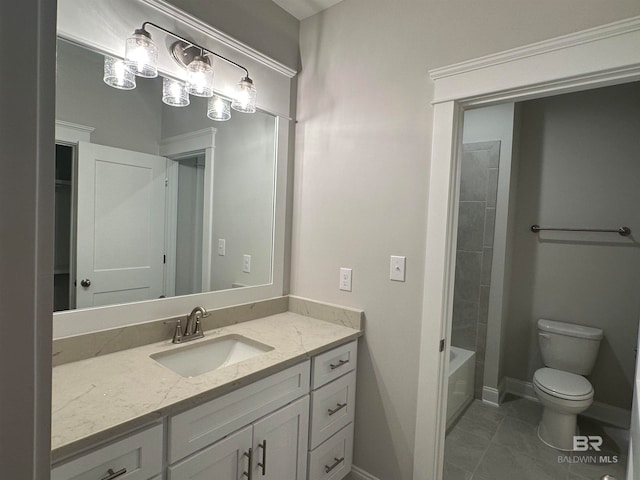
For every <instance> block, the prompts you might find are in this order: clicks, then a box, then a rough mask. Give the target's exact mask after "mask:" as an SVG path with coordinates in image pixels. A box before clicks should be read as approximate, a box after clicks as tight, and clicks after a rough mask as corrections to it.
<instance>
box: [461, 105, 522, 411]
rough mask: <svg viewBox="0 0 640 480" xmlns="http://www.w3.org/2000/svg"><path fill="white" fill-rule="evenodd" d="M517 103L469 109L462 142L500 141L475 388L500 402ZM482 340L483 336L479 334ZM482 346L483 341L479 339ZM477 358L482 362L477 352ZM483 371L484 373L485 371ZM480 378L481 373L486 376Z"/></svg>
mask: <svg viewBox="0 0 640 480" xmlns="http://www.w3.org/2000/svg"><path fill="white" fill-rule="evenodd" d="M515 107H516V106H515V105H514V104H513V103H506V104H502V105H495V106H491V107H484V108H477V109H474V110H468V111H466V112H465V113H464V129H463V136H462V141H463V143H472V142H486V141H489V140H499V141H500V167H499V168H500V172H499V173H500V174H499V175H498V179H497V180H498V184H497V186H498V189H497V202H496V209H495V226H494V231H495V233H494V236H493V252H492V255H491V256H492V267H491V285H490V287H491V288H486V287H480V291H481V297H480V300H481V301H480V302H479V307H480V313H481V315H480V316H479V318H480V319H481V320H483V319H485V318H486V323H485V327H484V331H483V328H482V327H480V329H479V333H484V334H485V336H486V344H485V351H484V353H483V355H482V357H481V359H482V361H483V365H482V368H478V369H477V370H476V378H477V380H476V389H477V388H478V387H479V385H483V386H484V387H487V388H490V389H493V395H491V394H490V393H489V392H484V394H483V398H484V399H485V400H488V401H491V402H494V403H495V402H497V401H498V386H499V383H500V379H501V372H500V365H501V351H502V349H503V348H504V331H503V330H504V329H503V328H502V325H503V324H504V323H505V322H506V316H507V305H508V299H509V288H510V283H511V282H510V272H511V260H510V259H511V254H510V249H511V245H512V244H513V242H512V241H510V239H511V238H513V224H514V220H513V218H514V215H515V193H516V179H517V162H516V161H515V157H514V156H513V144H514V126H515V125H514V119H515V111H516V108H515ZM479 337H480V339H481V340H482V337H481V336H480V335H479ZM480 345H482V342H480ZM476 361H480V359H479V358H478V355H476ZM483 370H484V372H483ZM483 373H484V378H483V379H482V377H480V378H479V376H480V375H483Z"/></svg>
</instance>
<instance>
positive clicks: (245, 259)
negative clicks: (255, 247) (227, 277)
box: [242, 255, 251, 273]
mask: <svg viewBox="0 0 640 480" xmlns="http://www.w3.org/2000/svg"><path fill="white" fill-rule="evenodd" d="M242 271H243V272H244V273H251V255H243V256H242Z"/></svg>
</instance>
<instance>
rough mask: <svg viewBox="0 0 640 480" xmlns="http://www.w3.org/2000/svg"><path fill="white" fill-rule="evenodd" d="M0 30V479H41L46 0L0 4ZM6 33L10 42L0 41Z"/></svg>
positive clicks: (47, 211)
mask: <svg viewBox="0 0 640 480" xmlns="http://www.w3.org/2000/svg"><path fill="white" fill-rule="evenodd" d="M24 32H31V33H30V34H28V35H26V36H25V35H24ZM35 32H37V34H35ZM0 39H1V40H2V43H3V45H5V48H2V49H0V61H1V62H2V65H5V66H7V65H10V66H11V68H2V69H0V85H1V86H2V92H1V95H0V142H1V143H2V155H1V156H0V164H1V165H2V176H0V226H1V227H0V228H1V230H2V233H1V234H0V385H2V386H1V387H0V471H1V472H2V474H1V476H2V478H12V479H20V480H46V479H48V478H49V472H50V460H49V459H50V449H51V429H50V419H51V312H52V310H53V216H54V211H53V199H54V152H55V149H54V119H55V117H54V111H55V106H54V95H53V93H54V90H53V82H54V81H55V2H51V1H48V0H24V1H21V2H2V3H0ZM16 39H20V40H19V41H18V43H19V45H20V46H19V48H6V45H15V42H16ZM25 51H26V52H29V54H28V55H24V52H25Z"/></svg>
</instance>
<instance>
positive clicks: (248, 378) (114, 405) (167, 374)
mask: <svg viewBox="0 0 640 480" xmlns="http://www.w3.org/2000/svg"><path fill="white" fill-rule="evenodd" d="M130 328H133V327H130ZM360 335H361V330H359V329H357V328H350V327H347V326H344V325H338V324H336V323H331V322H328V321H323V320H319V319H316V318H312V317H309V316H305V315H300V314H298V313H293V312H290V311H288V312H283V313H278V314H275V315H270V316H267V317H264V318H259V319H256V320H251V321H246V322H241V323H238V324H234V325H229V326H225V327H222V328H217V329H213V330H205V337H204V338H203V339H199V340H196V341H193V342H190V343H189V344H186V345H175V344H172V343H171V341H170V340H165V341H162V342H156V343H153V344H149V345H142V346H139V347H136V348H131V349H127V350H122V351H119V352H115V353H111V354H108V355H99V356H97V357H93V358H87V359H84V360H79V361H75V362H71V363H66V364H63V365H59V366H57V367H55V368H54V370H53V410H52V422H53V429H52V430H53V433H52V448H53V451H52V456H53V470H52V479H53V480H72V479H73V480H80V479H82V480H89V479H91V480H93V479H95V480H107V479H108V480H112V479H115V478H121V479H127V480H152V479H153V480H160V479H167V480H178V479H181V480H182V479H185V480H186V479H200V478H215V479H220V480H226V479H236V480H239V479H243V478H260V479H265V480H267V479H274V480H275V479H277V480H304V479H308V480H318V479H323V480H329V479H334V480H338V479H342V478H343V477H344V476H346V474H347V473H348V472H349V471H350V469H351V459H352V445H353V419H354V402H355V379H356V366H357V338H358V337H359V336H360ZM229 341H234V342H239V344H244V345H248V346H249V347H251V346H255V347H256V349H257V350H256V351H257V352H258V353H252V354H251V355H252V356H250V357H249V358H245V359H242V358H244V357H242V356H241V357H240V358H241V360H240V361H238V362H236V363H233V364H230V365H225V364H223V365H221V366H218V367H217V368H215V367H213V369H212V370H209V371H206V372H204V373H200V374H198V375H194V376H189V373H190V372H189V371H186V372H184V371H183V372H182V373H178V372H177V371H174V369H173V367H168V366H166V365H163V364H162V363H160V362H159V361H157V360H158V359H159V356H158V355H159V354H163V355H166V354H167V352H170V353H173V352H180V351H185V352H187V354H189V351H190V350H191V351H193V350H194V348H200V347H199V346H203V345H204V346H205V347H207V346H209V345H213V346H215V345H223V342H229ZM258 347H259V348H258ZM242 348H248V347H242V345H241V349H242ZM232 356H233V355H231V356H229V358H231V357H232ZM195 358H196V359H197V357H195Z"/></svg>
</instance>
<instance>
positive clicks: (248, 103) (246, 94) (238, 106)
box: [231, 77, 256, 113]
mask: <svg viewBox="0 0 640 480" xmlns="http://www.w3.org/2000/svg"><path fill="white" fill-rule="evenodd" d="M231 108H233V109H234V110H237V111H239V112H243V113H255V111H256V87H255V86H254V85H253V81H252V80H251V79H250V78H249V77H244V78H243V79H242V80H240V83H238V84H237V85H236V90H235V93H234V95H233V102H232V103H231Z"/></svg>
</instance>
